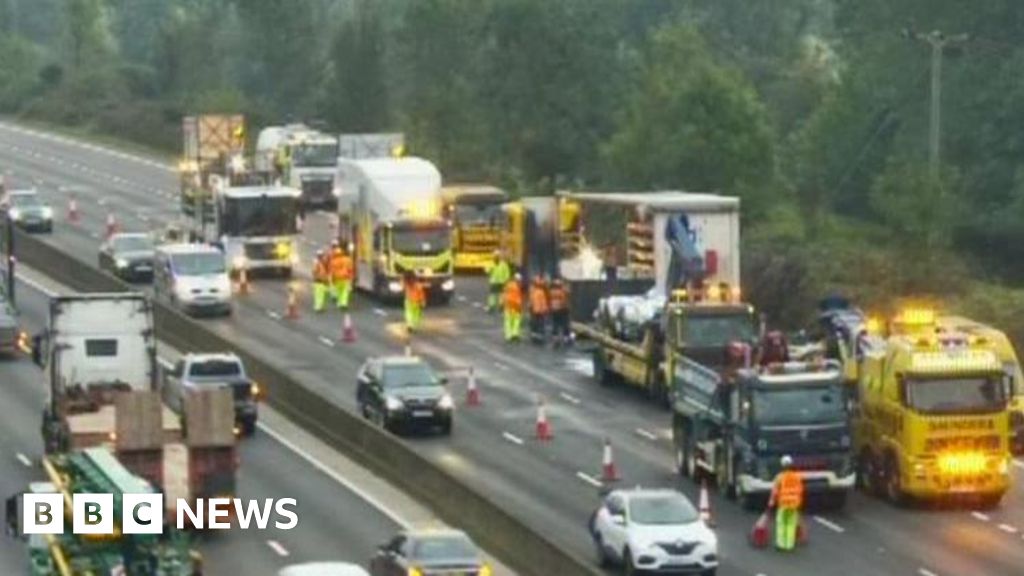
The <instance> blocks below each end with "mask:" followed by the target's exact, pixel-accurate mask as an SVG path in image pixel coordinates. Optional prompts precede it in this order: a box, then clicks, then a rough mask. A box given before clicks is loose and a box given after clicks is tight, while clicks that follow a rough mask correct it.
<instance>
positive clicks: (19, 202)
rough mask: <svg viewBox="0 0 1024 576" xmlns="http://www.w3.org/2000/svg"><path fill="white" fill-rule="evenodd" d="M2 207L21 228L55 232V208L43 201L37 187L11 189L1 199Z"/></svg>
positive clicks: (0, 206)
mask: <svg viewBox="0 0 1024 576" xmlns="http://www.w3.org/2000/svg"><path fill="white" fill-rule="evenodd" d="M0 208H2V209H3V210H4V211H6V212H7V216H8V217H9V218H10V219H11V221H12V222H14V224H15V225H16V226H18V227H19V228H22V229H24V230H27V231H30V232H53V208H51V207H50V205H49V204H46V203H45V202H43V200H42V199H41V198H40V197H39V193H38V192H36V190H35V189H29V190H11V191H10V192H8V193H6V194H5V195H4V198H3V200H0Z"/></svg>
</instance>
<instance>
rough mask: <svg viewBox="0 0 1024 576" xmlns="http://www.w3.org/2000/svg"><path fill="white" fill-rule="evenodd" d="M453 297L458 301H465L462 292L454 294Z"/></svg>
mask: <svg viewBox="0 0 1024 576" xmlns="http://www.w3.org/2000/svg"><path fill="white" fill-rule="evenodd" d="M455 299H456V300H458V301H459V302H465V301H466V297H465V296H463V295H462V294H459V295H458V296H456V297H455Z"/></svg>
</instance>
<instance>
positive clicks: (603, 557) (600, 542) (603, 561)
mask: <svg viewBox="0 0 1024 576" xmlns="http://www.w3.org/2000/svg"><path fill="white" fill-rule="evenodd" d="M594 552H595V554H596V555H597V565H598V566H600V567H601V568H607V567H608V566H611V563H612V562H611V559H610V558H608V551H607V550H605V549H604V539H603V538H601V533H600V532H596V533H595V534H594Z"/></svg>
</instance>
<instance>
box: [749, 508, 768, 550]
mask: <svg viewBox="0 0 1024 576" xmlns="http://www.w3.org/2000/svg"><path fill="white" fill-rule="evenodd" d="M750 545H751V546H753V547H754V548H766V547H767V546H768V512H764V513H763V514H761V515H760V516H759V517H758V518H757V521H756V522H754V527H753V528H751V529H750Z"/></svg>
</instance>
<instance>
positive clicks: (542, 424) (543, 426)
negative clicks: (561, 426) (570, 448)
mask: <svg viewBox="0 0 1024 576" xmlns="http://www.w3.org/2000/svg"><path fill="white" fill-rule="evenodd" d="M536 435H537V440H540V441H541V442H550V441H551V440H552V439H553V438H554V437H555V436H554V434H552V433H551V423H550V422H548V410H547V406H546V405H545V404H544V401H543V400H541V401H539V402H538V403H537V434H536Z"/></svg>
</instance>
